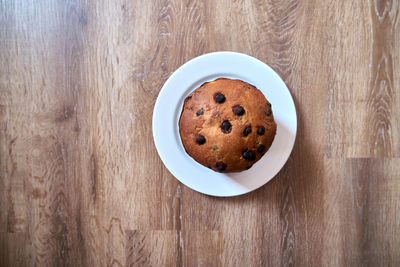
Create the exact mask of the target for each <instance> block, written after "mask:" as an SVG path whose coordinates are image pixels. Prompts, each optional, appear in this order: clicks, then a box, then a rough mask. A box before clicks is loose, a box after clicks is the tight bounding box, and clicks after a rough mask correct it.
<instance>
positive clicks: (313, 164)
mask: <svg viewBox="0 0 400 267" xmlns="http://www.w3.org/2000/svg"><path fill="white" fill-rule="evenodd" d="M399 13H400V5H399V2H398V1H361V0H360V1H330V2H326V1H323V2H322V1H313V0H309V1H297V0H279V1H250V0H242V1H233V2H232V1H211V0H204V1H175V0H162V1H144V0H141V1H127V0H118V1H112V2H110V1H79V0H78V1H73V2H62V1H57V2H50V3H48V2H45V1H39V2H35V3H33V2H32V3H31V2H26V1H2V2H0V62H1V64H0V266H3V265H4V266H11V265H12V266H32V265H40V266H46V265H57V266H58V265H73V266H108V265H112V266H117V265H148V266H163V265H168V266H170V265H178V266H181V265H187V266H192V265H200V266H279V265H300V266H362V265H371V266H398V265H400V262H399V261H400V254H399V249H398V247H400V239H399V236H400V233H399V229H400V227H399V222H398V219H397V218H398V215H399V214H400V207H399V203H400V202H399V200H400V195H399V194H400V182H399V181H400V179H399V178H400V176H399V175H400V169H399V167H398V166H399V159H398V157H399V155H400V145H399V140H400V139H399V137H400V124H399V122H398V120H397V118H398V117H399V115H400V114H399V108H400V105H399V103H400V94H399V93H398V92H397V90H396V88H400V76H399V75H396V70H397V69H398V68H399V64H400V62H399V58H400V55H399V53H400V49H399V47H400V46H399V41H400V31H399V21H400V19H399V16H400V15H399ZM220 50H230V51H238V52H243V53H246V54H249V55H252V56H255V57H257V58H259V59H261V60H262V61H264V62H266V63H268V64H269V65H270V66H271V67H272V68H273V69H274V70H276V71H277V72H278V74H279V75H280V76H281V77H282V78H283V80H284V81H285V83H286V84H287V85H288V87H289V90H290V91H291V93H292V95H293V98H294V101H295V104H296V108H297V112H298V133H297V140H296V144H295V147H294V149H293V152H292V155H291V157H290V159H289V160H288V162H287V163H286V165H285V167H284V168H283V169H282V170H281V171H280V172H279V174H278V175H277V176H276V177H275V178H274V179H273V180H272V181H271V182H269V183H268V184H267V185H265V186H264V187H262V188H260V189H258V190H256V191H254V192H252V193H250V194H246V195H244V196H239V197H234V198H215V197H210V196H205V195H202V194H199V193H197V192H194V191H193V190H191V189H189V188H188V187H186V186H184V185H182V184H181V183H179V182H178V181H177V180H176V179H175V178H174V177H173V176H172V175H171V174H170V173H169V172H168V170H167V169H166V168H165V167H164V166H163V164H162V162H161V160H160V158H159V157H158V155H157V152H156V149H155V146H154V143H153V139H152V130H151V123H152V112H153V108H154V103H155V101H156V98H157V95H158V92H159V90H160V88H161V87H162V85H163V84H164V82H165V81H166V79H167V78H168V77H169V76H170V75H171V73H172V72H173V71H174V70H175V69H176V68H178V67H179V66H180V65H181V64H183V63H184V62H186V61H187V60H189V59H191V58H193V57H196V56H198V55H200V54H203V53H207V52H212V51H220ZM171 156H173V155H171Z"/></svg>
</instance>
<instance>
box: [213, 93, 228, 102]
mask: <svg viewBox="0 0 400 267" xmlns="http://www.w3.org/2000/svg"><path fill="white" fill-rule="evenodd" d="M214 100H215V102H217V103H220V104H222V103H224V102H225V96H224V95H223V94H221V93H216V94H215V95H214Z"/></svg>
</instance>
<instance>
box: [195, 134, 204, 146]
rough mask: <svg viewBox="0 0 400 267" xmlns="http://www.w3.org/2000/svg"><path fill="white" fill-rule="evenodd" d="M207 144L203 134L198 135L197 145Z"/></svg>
mask: <svg viewBox="0 0 400 267" xmlns="http://www.w3.org/2000/svg"><path fill="white" fill-rule="evenodd" d="M205 142H206V138H205V137H204V136H202V135H201V134H198V135H196V143H197V144H198V145H202V144H204V143H205Z"/></svg>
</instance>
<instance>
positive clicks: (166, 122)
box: [153, 52, 297, 197]
mask: <svg viewBox="0 0 400 267" xmlns="http://www.w3.org/2000/svg"><path fill="white" fill-rule="evenodd" d="M219 77H226V78H234V79H240V80H243V81H245V82H248V83H250V84H252V85H254V86H256V87H257V88H258V89H260V90H261V91H262V92H263V94H264V95H265V96H266V98H267V99H268V100H269V101H270V102H271V103H272V111H273V113H274V118H275V121H276V123H277V133H276V136H275V139H274V142H273V143H272V146H271V148H270V149H269V150H268V152H267V153H266V154H265V155H264V156H263V157H262V158H261V160H259V161H258V162H257V163H255V164H254V165H253V167H252V168H251V169H249V170H247V171H243V172H238V173H228V174H224V173H217V172H214V171H212V170H210V169H208V168H206V167H204V166H202V165H201V164H199V163H197V162H196V161H195V160H193V159H192V158H191V157H190V156H189V155H188V154H187V153H186V152H185V149H184V147H183V145H182V142H181V139H180V136H179V126H178V122H179V117H180V113H181V111H182V107H183V101H184V100H185V98H186V97H187V96H188V95H189V94H190V93H191V92H192V91H194V90H195V89H196V88H198V87H199V86H200V85H201V84H203V83H204V82H206V81H212V80H214V79H217V78H219ZM296 130H297V117H296V109H295V106H294V102H293V99H292V96H291V95H290V92H289V90H288V88H287V87H286V85H285V83H284V82H283V81H282V79H281V78H280V77H279V76H278V74H276V73H275V72H274V71H273V70H272V69H271V68H270V67H269V66H268V65H266V64H265V63H263V62H261V61H260V60H258V59H256V58H253V57H250V56H248V55H245V54H240V53H235V52H215V53H210V54H205V55H202V56H199V57H196V58H194V59H192V60H190V61H188V62H186V63H185V64H184V65H182V66H181V67H180V68H178V69H177V70H176V71H175V72H174V73H173V74H172V75H171V77H169V79H168V80H167V81H166V82H165V84H164V86H163V88H162V89H161V91H160V93H159V95H158V98H157V101H156V104H155V106H154V111H153V137H154V142H155V145H156V148H157V151H158V154H159V155H160V158H161V160H162V161H163V163H164V165H165V166H166V167H167V168H168V170H169V171H170V172H171V173H172V174H173V175H174V176H175V177H176V178H177V179H178V180H179V181H181V182H182V183H183V184H185V185H186V186H188V187H190V188H191V189H193V190H196V191H198V192H201V193H204V194H207V195H212V196H224V197H227V196H236V195H241V194H245V193H248V192H250V191H253V190H255V189H257V188H259V187H260V186H262V185H264V184H265V183H267V182H268V181H269V180H271V179H272V178H273V177H274V176H275V175H276V174H277V173H278V172H279V170H280V169H281V168H282V167H283V166H284V164H285V162H286V161H287V159H288V157H289V155H290V153H291V151H292V148H293V145H294V142H295V138H296Z"/></svg>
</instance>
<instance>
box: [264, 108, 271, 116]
mask: <svg viewBox="0 0 400 267" xmlns="http://www.w3.org/2000/svg"><path fill="white" fill-rule="evenodd" d="M271 114H272V110H271V109H268V111H267V112H265V115H267V116H268V117H269V116H271Z"/></svg>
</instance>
